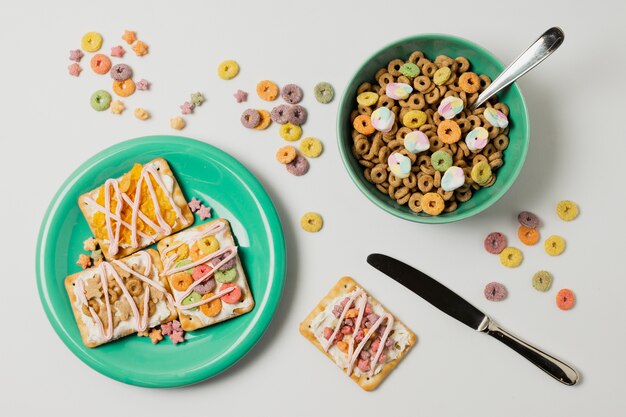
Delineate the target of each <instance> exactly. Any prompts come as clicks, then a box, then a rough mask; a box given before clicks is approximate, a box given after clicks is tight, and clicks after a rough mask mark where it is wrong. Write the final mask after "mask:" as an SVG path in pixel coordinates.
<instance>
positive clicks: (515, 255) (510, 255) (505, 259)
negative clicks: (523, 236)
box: [500, 246, 524, 268]
mask: <svg viewBox="0 0 626 417" xmlns="http://www.w3.org/2000/svg"><path fill="white" fill-rule="evenodd" d="M523 260H524V255H522V251H520V250H519V249H517V248H514V247H511V246H509V247H508V248H505V249H504V250H503V251H502V252H500V263H501V264H502V265H504V266H506V267H507V268H515V267H517V266H520V264H521V263H522V261H523Z"/></svg>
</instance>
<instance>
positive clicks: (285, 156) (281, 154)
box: [276, 145, 298, 164]
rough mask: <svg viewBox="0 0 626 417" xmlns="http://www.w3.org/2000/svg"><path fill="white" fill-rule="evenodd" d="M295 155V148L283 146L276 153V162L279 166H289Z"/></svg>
mask: <svg viewBox="0 0 626 417" xmlns="http://www.w3.org/2000/svg"><path fill="white" fill-rule="evenodd" d="M297 155H298V153H297V152H296V148H294V147H293V146H289V145H288V146H283V147H282V148H280V149H279V150H278V151H277V152H276V160H277V161H278V162H280V163H281V164H289V163H291V162H292V161H293V160H294V159H296V156H297Z"/></svg>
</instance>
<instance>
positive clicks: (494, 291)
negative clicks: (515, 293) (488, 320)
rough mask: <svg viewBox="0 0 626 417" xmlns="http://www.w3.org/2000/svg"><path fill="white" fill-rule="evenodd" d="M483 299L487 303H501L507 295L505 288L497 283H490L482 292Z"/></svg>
mask: <svg viewBox="0 0 626 417" xmlns="http://www.w3.org/2000/svg"><path fill="white" fill-rule="evenodd" d="M483 294H484V295H485V298H486V299H487V300H489V301H502V300H504V299H505V298H506V296H507V295H508V291H507V290H506V287H505V286H504V285H502V284H500V283H499V282H490V283H489V284H487V285H486V286H485V289H484V291H483Z"/></svg>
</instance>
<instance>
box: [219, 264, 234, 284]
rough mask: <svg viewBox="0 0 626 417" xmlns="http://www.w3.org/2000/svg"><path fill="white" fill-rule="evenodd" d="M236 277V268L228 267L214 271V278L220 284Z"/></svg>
mask: <svg viewBox="0 0 626 417" xmlns="http://www.w3.org/2000/svg"><path fill="white" fill-rule="evenodd" d="M235 278H237V268H230V269H227V270H226V271H220V270H217V271H215V280H216V281H217V282H219V283H220V284H224V283H226V282H233V281H234V280H235Z"/></svg>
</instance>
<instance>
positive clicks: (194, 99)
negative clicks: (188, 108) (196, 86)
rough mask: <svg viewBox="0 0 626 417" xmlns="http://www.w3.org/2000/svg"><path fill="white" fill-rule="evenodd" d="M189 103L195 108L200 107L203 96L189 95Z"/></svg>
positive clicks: (198, 93)
mask: <svg viewBox="0 0 626 417" xmlns="http://www.w3.org/2000/svg"><path fill="white" fill-rule="evenodd" d="M191 102H192V103H193V104H194V105H195V106H201V105H202V103H204V96H203V95H202V94H201V93H200V92H196V93H193V94H192V95H191Z"/></svg>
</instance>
